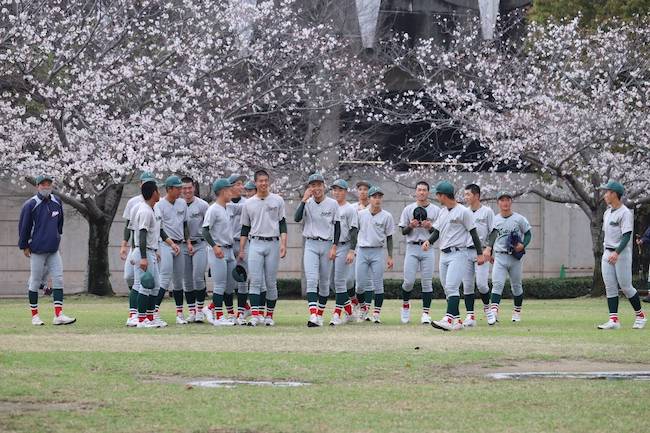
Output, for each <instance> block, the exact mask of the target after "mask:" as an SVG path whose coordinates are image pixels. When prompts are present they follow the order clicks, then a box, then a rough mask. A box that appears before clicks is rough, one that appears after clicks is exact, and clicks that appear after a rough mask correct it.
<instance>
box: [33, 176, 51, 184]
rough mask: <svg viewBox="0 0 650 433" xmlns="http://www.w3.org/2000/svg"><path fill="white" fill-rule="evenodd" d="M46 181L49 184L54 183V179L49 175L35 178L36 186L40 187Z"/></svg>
mask: <svg viewBox="0 0 650 433" xmlns="http://www.w3.org/2000/svg"><path fill="white" fill-rule="evenodd" d="M46 180H49V181H50V182H54V179H53V178H52V176H50V175H49V174H41V175H40V176H37V177H36V185H40V184H42V183H43V182H45V181H46Z"/></svg>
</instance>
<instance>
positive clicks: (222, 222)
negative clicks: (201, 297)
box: [203, 203, 237, 295]
mask: <svg viewBox="0 0 650 433" xmlns="http://www.w3.org/2000/svg"><path fill="white" fill-rule="evenodd" d="M203 227H208V229H209V230H210V236H212V239H213V240H214V242H215V244H216V245H219V246H220V247H221V250H222V251H223V255H224V256H223V258H221V259H220V258H218V257H217V256H216V255H215V254H214V251H213V249H212V247H210V246H208V247H206V249H207V254H208V263H209V264H210V275H211V277H212V283H213V285H214V288H213V291H214V293H217V294H219V295H223V294H224V293H233V292H234V290H235V280H234V279H233V278H232V271H233V269H235V266H237V261H236V260H235V256H234V254H233V241H234V239H233V236H232V228H231V225H230V215H229V214H228V211H227V210H226V208H225V207H223V206H221V205H220V204H219V203H213V204H212V205H210V207H209V208H208V211H207V212H206V214H205V219H204V221H203Z"/></svg>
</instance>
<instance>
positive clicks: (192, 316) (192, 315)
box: [187, 311, 196, 323]
mask: <svg viewBox="0 0 650 433" xmlns="http://www.w3.org/2000/svg"><path fill="white" fill-rule="evenodd" d="M187 321H188V322H189V323H194V322H196V313H195V312H193V311H191V312H190V315H189V316H187Z"/></svg>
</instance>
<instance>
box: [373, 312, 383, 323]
mask: <svg viewBox="0 0 650 433" xmlns="http://www.w3.org/2000/svg"><path fill="white" fill-rule="evenodd" d="M372 323H377V324H381V318H380V317H379V314H377V313H373V315H372Z"/></svg>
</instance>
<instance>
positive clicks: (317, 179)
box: [307, 173, 325, 184]
mask: <svg viewBox="0 0 650 433" xmlns="http://www.w3.org/2000/svg"><path fill="white" fill-rule="evenodd" d="M314 182H323V183H325V178H324V177H323V175H322V174H320V173H314V174H312V175H311V176H309V179H308V180H307V184H311V183H314Z"/></svg>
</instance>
